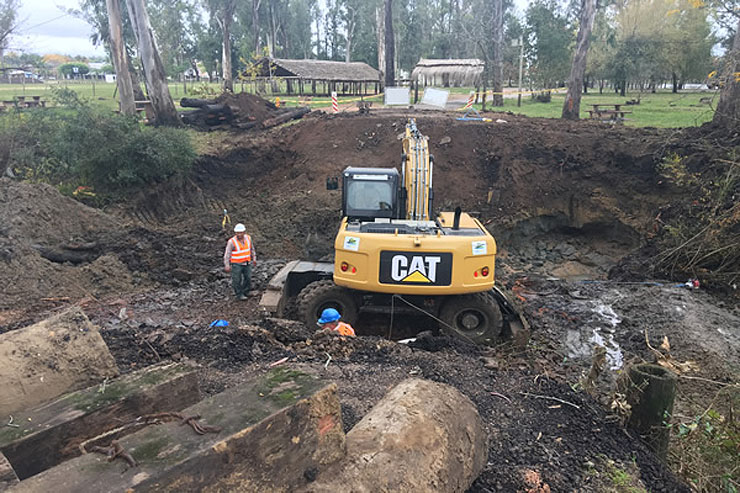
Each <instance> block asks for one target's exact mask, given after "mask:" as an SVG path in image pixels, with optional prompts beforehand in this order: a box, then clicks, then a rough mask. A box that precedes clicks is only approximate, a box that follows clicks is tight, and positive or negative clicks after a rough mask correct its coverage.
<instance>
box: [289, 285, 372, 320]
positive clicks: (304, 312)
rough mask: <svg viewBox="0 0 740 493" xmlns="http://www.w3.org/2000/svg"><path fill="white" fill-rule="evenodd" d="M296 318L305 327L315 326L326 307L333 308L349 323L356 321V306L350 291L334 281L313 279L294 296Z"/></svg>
mask: <svg viewBox="0 0 740 493" xmlns="http://www.w3.org/2000/svg"><path fill="white" fill-rule="evenodd" d="M296 306H297V308H298V320H300V321H301V322H303V323H304V324H306V327H316V321H317V320H318V319H319V317H321V312H322V311H324V310H325V309H326V308H334V309H335V310H337V311H338V312H339V313H340V314H341V315H342V321H343V322H346V323H348V324H350V325H354V324H355V323H356V322H357V317H358V307H357V302H356V301H355V297H354V296H353V295H352V293H351V292H350V291H349V290H348V289H345V288H343V287H341V286H337V285H336V284H334V281H331V280H324V281H315V282H312V283H311V284H309V285H308V286H306V287H305V288H303V289H302V290H301V292H300V293H298V296H297V297H296Z"/></svg>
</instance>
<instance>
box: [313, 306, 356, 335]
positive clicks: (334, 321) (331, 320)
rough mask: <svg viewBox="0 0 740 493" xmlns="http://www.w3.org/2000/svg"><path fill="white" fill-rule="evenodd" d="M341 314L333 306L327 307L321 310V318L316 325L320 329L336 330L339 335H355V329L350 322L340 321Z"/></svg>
mask: <svg viewBox="0 0 740 493" xmlns="http://www.w3.org/2000/svg"><path fill="white" fill-rule="evenodd" d="M341 318H342V316H341V315H340V314H339V312H338V311H336V310H335V309H334V308H327V309H325V310H324V311H323V312H321V318H320V319H319V320H318V322H317V323H318V326H319V327H321V328H322V329H326V330H330V331H332V332H336V333H337V334H339V335H340V336H352V337H354V336H355V329H353V328H352V326H351V325H350V324H347V323H344V322H341V321H340V320H339V319H341Z"/></svg>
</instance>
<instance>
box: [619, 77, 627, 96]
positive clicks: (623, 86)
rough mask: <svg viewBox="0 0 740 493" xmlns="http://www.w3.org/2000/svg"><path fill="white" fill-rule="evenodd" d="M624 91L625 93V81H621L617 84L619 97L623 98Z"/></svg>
mask: <svg viewBox="0 0 740 493" xmlns="http://www.w3.org/2000/svg"><path fill="white" fill-rule="evenodd" d="M626 91H627V81H626V80H623V81H622V82H621V84H619V95H620V96H622V97H624V96H625V93H626Z"/></svg>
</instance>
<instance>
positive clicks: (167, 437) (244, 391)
mask: <svg viewBox="0 0 740 493" xmlns="http://www.w3.org/2000/svg"><path fill="white" fill-rule="evenodd" d="M182 414H183V415H184V416H195V415H199V416H201V417H202V419H201V423H202V424H208V425H212V426H218V427H220V428H221V431H220V432H218V433H207V434H205V435H200V434H197V433H196V432H195V431H194V430H193V429H192V428H191V427H190V426H187V425H182V424H181V423H179V422H169V423H165V424H161V425H157V426H149V427H147V428H145V429H143V430H141V431H138V432H136V433H134V434H132V435H128V436H126V437H123V438H121V439H120V441H119V443H120V445H121V446H122V447H123V449H124V450H125V451H126V452H128V453H130V454H131V456H132V457H133V459H134V460H135V461H136V462H137V463H138V465H137V466H136V467H130V466H129V465H128V464H127V462H126V461H124V460H123V459H115V460H114V461H113V462H108V461H107V460H106V457H105V456H104V455H102V454H97V453H93V454H86V455H83V456H81V457H77V458H76V459H72V460H70V461H67V462H64V463H62V464H60V465H59V466H57V467H54V468H53V469H49V470H47V471H44V472H42V473H41V474H38V475H36V476H33V477H31V478H29V479H27V480H25V481H21V483H20V484H19V485H17V486H16V487H14V488H13V489H12V490H11V491H24V492H39V493H41V492H43V493H47V492H49V491H53V492H55V493H63V492H70V493H71V492H75V493H78V492H81V491H95V492H103V491H116V492H119V491H129V492H133V491H147V492H148V491H173V492H174V491H177V492H182V491H249V492H251V491H255V492H256V491H260V492H263V491H264V492H287V491H293V490H294V489H295V488H296V487H298V486H302V485H305V484H306V483H307V482H308V479H306V478H312V477H315V475H316V473H317V472H319V471H321V470H322V469H323V468H325V467H326V466H327V465H328V464H332V463H334V462H336V461H337V460H339V459H341V458H342V457H343V456H344V453H345V444H344V432H343V429H342V417H341V408H340V406H339V400H338V398H337V387H336V384H329V385H327V384H325V383H322V382H321V381H319V380H317V379H316V378H314V377H311V376H309V375H306V374H304V373H301V372H298V371H294V370H289V369H285V368H279V369H275V370H272V371H270V372H269V373H267V374H266V375H264V376H262V377H258V378H256V379H255V380H253V381H251V382H249V383H246V384H243V385H240V386H238V387H235V388H231V389H228V390H226V391H225V392H222V393H221V394H218V395H215V396H213V397H211V398H209V399H206V400H204V401H201V402H200V403H198V404H196V405H195V406H192V407H189V408H188V409H185V410H183V411H182Z"/></svg>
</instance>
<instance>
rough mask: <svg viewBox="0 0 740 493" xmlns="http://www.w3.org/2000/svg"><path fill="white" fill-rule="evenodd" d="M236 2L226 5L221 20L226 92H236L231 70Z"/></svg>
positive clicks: (222, 59)
mask: <svg viewBox="0 0 740 493" xmlns="http://www.w3.org/2000/svg"><path fill="white" fill-rule="evenodd" d="M235 7H236V2H234V1H228V2H226V4H225V5H224V9H223V18H222V19H221V31H222V34H223V40H222V43H221V48H222V50H221V68H222V70H223V88H224V91H229V92H233V91H234V76H233V74H232V68H231V23H232V21H233V20H234V8H235Z"/></svg>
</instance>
